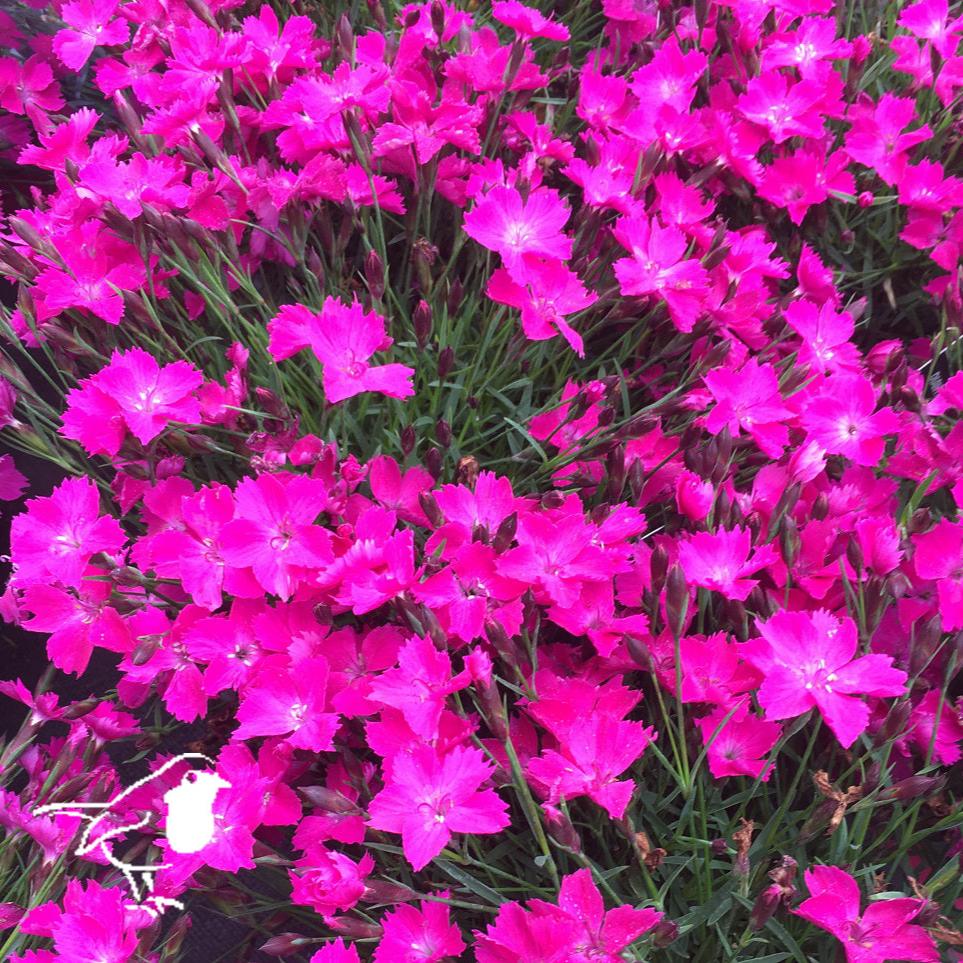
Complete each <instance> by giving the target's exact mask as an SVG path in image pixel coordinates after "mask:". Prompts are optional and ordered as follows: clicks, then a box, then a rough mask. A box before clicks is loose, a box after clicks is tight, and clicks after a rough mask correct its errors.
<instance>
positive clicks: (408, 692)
mask: <svg viewBox="0 0 963 963" xmlns="http://www.w3.org/2000/svg"><path fill="white" fill-rule="evenodd" d="M470 681H471V680H470V678H469V675H468V672H467V671H466V672H460V673H459V674H458V675H457V676H455V677H454V678H452V675H451V659H450V658H449V657H448V653H447V652H439V651H438V649H436V648H435V645H434V643H433V642H432V641H431V639H427V638H422V637H421V636H418V635H416V636H414V637H413V638H411V639H409V640H408V641H407V642H406V643H405V645H404V646H403V647H402V649H401V651H400V652H399V653H398V667H397V668H396V669H390V670H389V671H388V672H383V673H382V674H381V675H380V676H378V677H377V678H376V679H374V680H373V681H372V683H371V685H370V687H369V691H368V697H369V698H370V699H373V700H375V701H376V702H382V703H384V704H385V705H387V706H392V707H394V708H395V709H399V710H400V711H401V714H402V715H403V716H404V718H405V722H407V723H408V725H409V726H411V730H412V732H414V733H415V734H416V735H418V736H420V737H421V738H422V739H424V740H425V741H426V742H430V741H431V740H433V739H436V738H437V737H438V723H439V722H440V720H441V714H442V712H443V711H444V708H445V700H446V699H447V698H448V696H449V695H451V693H452V692H456V691H458V690H459V689H463V688H464V687H465V686H466V685H468V684H469V682H470Z"/></svg>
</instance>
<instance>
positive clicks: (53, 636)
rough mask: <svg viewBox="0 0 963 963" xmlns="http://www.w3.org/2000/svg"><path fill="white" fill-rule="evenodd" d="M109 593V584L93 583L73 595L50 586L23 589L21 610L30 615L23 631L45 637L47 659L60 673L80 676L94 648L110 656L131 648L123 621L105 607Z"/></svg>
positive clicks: (24, 623) (110, 609) (130, 640)
mask: <svg viewBox="0 0 963 963" xmlns="http://www.w3.org/2000/svg"><path fill="white" fill-rule="evenodd" d="M91 574H101V573H100V572H97V571H96V570H94V572H92V573H91ZM111 591H112V587H111V585H110V583H109V582H93V581H87V582H85V583H84V585H83V591H81V592H78V593H77V594H76V595H74V594H71V593H70V592H65V591H64V590H63V589H60V588H56V587H55V586H53V585H29V586H27V588H26V590H25V592H24V595H23V601H22V602H21V606H22V608H24V609H26V610H27V611H28V612H33V613H34V614H33V616H32V617H31V618H30V619H25V620H24V622H23V627H24V628H25V629H30V631H31V632H47V633H49V638H48V639H47V655H48V656H49V657H50V661H51V662H53V664H54V665H55V666H57V668H58V669H60V671H61V672H76V673H77V674H78V675H81V674H82V673H83V672H84V670H85V669H86V668H87V663H88V662H89V661H90V656H91V653H92V652H93V650H94V646H99V647H100V648H103V649H109V650H110V651H111V652H126V651H128V650H129V649H131V648H133V645H134V643H133V639H132V638H131V635H130V632H129V630H128V629H127V626H126V624H125V622H124V620H123V619H122V618H121V617H120V615H119V614H118V613H117V611H116V610H115V609H113V608H111V607H110V605H108V604H107V602H108V599H109V598H110V595H111Z"/></svg>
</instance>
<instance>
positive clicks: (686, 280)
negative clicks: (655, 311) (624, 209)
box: [613, 217, 709, 331]
mask: <svg viewBox="0 0 963 963" xmlns="http://www.w3.org/2000/svg"><path fill="white" fill-rule="evenodd" d="M613 233H614V234H615V237H616V240H618V242H619V243H620V244H621V245H622V246H623V247H624V248H625V249H626V250H628V251H630V252H631V254H632V257H630V258H622V259H621V260H619V261H616V262H615V265H614V268H615V276H616V278H618V281H619V288H620V290H621V291H622V293H623V294H631V295H656V296H657V297H661V298H664V299H665V303H666V305H667V307H668V309H669V315H670V316H671V318H672V321H673V323H674V324H675V326H676V327H677V328H678V329H679V330H680V331H691V330H692V328H693V327H694V325H695V323H696V321H698V320H699V318H700V316H701V315H702V313H703V302H704V300H705V296H706V293H707V291H708V286H709V281H708V278H709V275H708V273H707V271H706V269H705V268H704V267H703V266H702V265H701V264H700V263H699V261H698V260H696V259H695V258H687V257H686V256H685V254H686V250H687V249H688V246H689V241H688V238H687V237H686V236H685V234H684V233H683V232H682V231H681V230H679V228H677V227H673V226H669V227H662V226H661V224H659V222H658V221H657V220H656V219H655V218H647V217H631V218H630V217H623V218H622V219H621V220H619V222H618V223H617V224H616V226H615V229H614V232H613Z"/></svg>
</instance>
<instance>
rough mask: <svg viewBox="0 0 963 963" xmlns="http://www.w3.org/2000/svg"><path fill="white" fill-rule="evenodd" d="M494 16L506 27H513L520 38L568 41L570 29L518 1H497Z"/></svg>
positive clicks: (493, 5)
mask: <svg viewBox="0 0 963 963" xmlns="http://www.w3.org/2000/svg"><path fill="white" fill-rule="evenodd" d="M492 16H493V17H494V18H495V19H496V20H497V21H499V22H500V23H503V24H505V26H506V27H511V28H512V30H514V31H515V32H516V33H517V34H518V35H519V37H528V38H535V37H544V38H545V39H546V40H558V41H564V40H568V38H569V32H568V28H567V27H566V26H564V25H563V24H560V23H556V22H555V21H554V20H551V19H549V18H548V17H546V16H545V15H544V14H543V13H541V12H540V11H539V10H536V9H535V8H534V7H527V6H525V4H523V3H519V2H518V0H495V2H494V3H493V4H492Z"/></svg>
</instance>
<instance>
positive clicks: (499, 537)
mask: <svg viewBox="0 0 963 963" xmlns="http://www.w3.org/2000/svg"><path fill="white" fill-rule="evenodd" d="M517 528H518V512H512V513H511V515H509V516H508V518H504V519H502V522H501V524H500V525H499V526H498V531H496V532H495V537H494V539H493V540H492V548H493V549H495V552H496V554H498V555H501V554H502V552H505V551H507V550H508V548H509V546H510V545H511V544H512V542H513V541H514V540H515V531H516V530H517Z"/></svg>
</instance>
